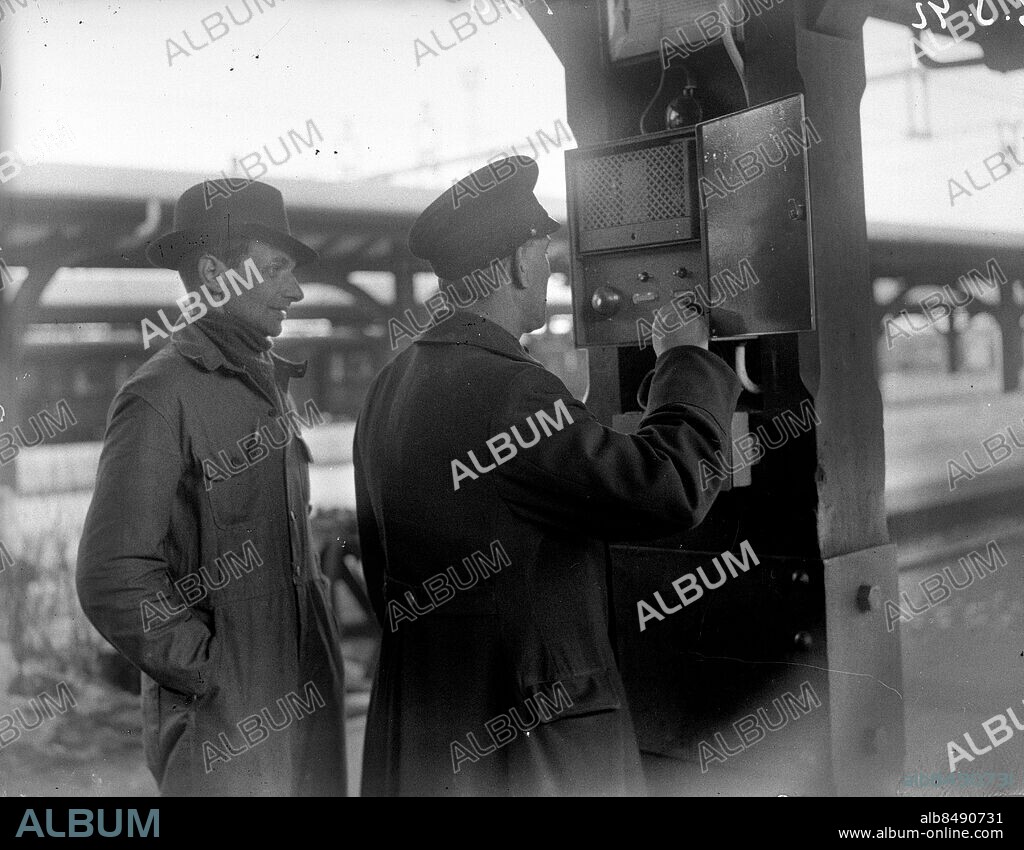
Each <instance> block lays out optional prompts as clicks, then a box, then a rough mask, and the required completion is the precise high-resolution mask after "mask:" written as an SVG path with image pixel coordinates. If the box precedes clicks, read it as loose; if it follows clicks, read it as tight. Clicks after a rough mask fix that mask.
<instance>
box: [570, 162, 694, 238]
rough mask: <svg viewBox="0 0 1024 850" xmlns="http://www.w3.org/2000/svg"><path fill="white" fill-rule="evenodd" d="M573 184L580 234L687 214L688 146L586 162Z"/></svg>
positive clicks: (678, 217) (581, 163)
mask: <svg viewBox="0 0 1024 850" xmlns="http://www.w3.org/2000/svg"><path fill="white" fill-rule="evenodd" d="M577 179H578V184H577V186H578V190H577V191H578V199H579V208H578V212H579V227H580V229H581V231H593V230H604V229H606V228H611V227H623V226H632V225H638V224H645V223H648V222H658V221H670V220H673V219H680V218H686V217H688V216H690V215H691V211H690V200H689V198H690V192H689V146H688V145H685V144H673V145H657V146H653V147H646V148H640V149H637V150H630V151H624V152H622V153H614V154H609V155H607V156H599V157H593V158H588V159H585V160H583V161H581V162H580V163H579V170H578V172H577Z"/></svg>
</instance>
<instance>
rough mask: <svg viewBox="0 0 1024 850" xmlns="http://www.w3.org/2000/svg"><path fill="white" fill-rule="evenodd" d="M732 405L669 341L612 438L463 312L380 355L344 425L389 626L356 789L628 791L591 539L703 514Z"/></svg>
mask: <svg viewBox="0 0 1024 850" xmlns="http://www.w3.org/2000/svg"><path fill="white" fill-rule="evenodd" d="M738 396H739V384H738V381H737V380H736V377H735V375H734V374H733V373H732V371H731V370H730V369H729V368H728V366H727V365H726V364H725V363H724V362H723V361H722V360H721V359H720V358H718V357H717V356H715V355H713V354H710V353H708V352H707V351H705V350H703V349H699V348H696V347H684V348H676V349H674V350H671V351H670V352H667V353H665V354H663V355H662V356H661V357H660V358H659V359H658V363H657V367H656V370H655V372H654V376H653V380H652V382H651V384H650V391H649V397H648V408H647V413H646V415H645V416H644V419H643V421H642V423H641V427H640V429H639V431H638V432H637V433H636V434H633V435H625V434H621V433H618V432H616V431H613V430H611V429H610V428H607V427H604V426H603V425H601V424H600V423H599V422H598V421H597V420H596V419H595V418H594V417H593V416H592V415H591V414H590V413H589V412H588V411H587V409H586V408H585V407H584V405H583V404H581V403H580V402H578V401H576V400H575V399H574V398H573V397H572V396H571V394H570V393H569V391H568V390H567V389H566V388H565V385H564V384H563V383H562V382H561V381H560V380H558V378H556V377H555V376H554V375H552V374H551V373H550V372H548V371H547V370H545V369H544V368H543V367H542V366H541V365H540V364H539V363H538V362H537V361H536V360H534V359H533V358H531V357H530V356H529V355H528V354H527V353H526V352H525V351H524V350H523V348H522V347H521V346H520V345H519V343H518V342H517V341H516V339H515V338H514V337H512V336H511V335H510V334H509V333H507V332H506V331H505V330H503V329H502V328H500V327H499V326H498V325H496V324H494V323H493V322H490V321H488V320H486V319H482V318H480V317H478V316H474V315H472V314H469V313H465V312H456V313H455V315H454V316H452V317H451V318H448V319H447V320H446V321H444V322H442V323H441V324H439V325H437V326H435V327H434V328H432V329H431V330H429V331H427V332H426V333H425V334H424V335H423V336H422V337H421V338H420V339H419V340H417V341H416V342H415V343H413V344H412V345H411V346H410V347H409V348H408V349H406V350H405V351H404V352H402V353H401V354H400V355H399V356H398V357H396V358H395V359H394V360H393V361H392V362H391V363H390V364H389V365H388V366H387V367H385V368H384V370H383V371H382V372H381V373H380V374H379V375H378V376H377V378H376V379H375V381H374V383H373V385H372V386H371V388H370V390H369V393H368V395H367V398H366V401H365V403H364V406H363V409H362V411H361V413H360V417H359V421H358V424H357V428H356V435H355V458H354V461H355V474H356V500H357V506H358V519H359V535H360V542H361V547H362V552H363V565H364V571H365V574H366V577H367V582H368V587H369V590H370V593H371V597H372V600H373V603H374V607H375V609H376V611H377V616H378V618H379V619H380V621H381V624H382V626H383V629H384V637H383V644H382V647H381V653H380V660H379V663H378V668H377V672H376V680H375V683H374V689H373V694H372V697H371V701H370V709H369V717H368V721H367V732H366V745H365V750H364V758H363V794H364V795H407V794H431V795H469V794H473V795H476V794H502V795H503V794H558V795H562V794H583V793H596V794H615V795H619V794H636V793H642V790H643V783H642V777H641V772H640V767H639V750H638V745H637V741H636V736H635V733H634V730H633V725H632V721H631V719H630V714H629V708H628V706H627V704H626V699H625V694H624V691H623V687H622V682H621V678H620V675H619V672H618V670H617V668H616V664H615V660H614V656H613V653H612V646H611V642H610V639H609V611H608V598H607V591H606V585H607V582H606V567H607V561H606V557H607V549H606V545H605V544H606V541H608V540H642V539H647V538H656V537H659V536H665V535H667V534H669V533H676V532H679V531H680V530H685V529H688V528H691V527H693V526H695V525H697V524H699V523H700V521H701V520H702V518H703V517H704V515H705V513H706V512H707V510H708V508H709V507H710V505H711V503H712V501H713V500H714V497H715V495H716V491H715V489H714V488H713V487H712V488H711V489H708V490H704V489H703V488H702V487H701V486H700V478H699V470H698V463H699V461H700V459H705V460H707V461H708V462H709V463H711V462H713V458H714V453H715V451H717V450H720V449H721V448H722V446H723V444H724V443H725V442H726V441H727V439H728V434H729V430H728V426H729V424H730V418H731V415H732V411H733V409H734V407H735V404H736V400H737V398H738ZM488 441H490V442H488ZM513 448H514V452H513ZM471 452H472V455H471V454H470V453H471ZM499 461H500V462H499Z"/></svg>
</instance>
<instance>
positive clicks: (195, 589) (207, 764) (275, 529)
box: [77, 325, 346, 796]
mask: <svg viewBox="0 0 1024 850" xmlns="http://www.w3.org/2000/svg"><path fill="white" fill-rule="evenodd" d="M272 357H273V360H274V365H275V372H276V378H277V381H276V383H277V392H276V393H275V395H276V398H271V397H269V396H268V395H267V391H266V390H264V389H261V388H260V386H259V384H258V383H257V382H256V381H254V380H252V379H251V378H249V376H248V375H247V374H246V373H245V372H243V371H240V370H238V369H236V368H234V367H233V366H232V365H231V364H230V363H229V362H228V361H227V360H226V359H225V358H224V356H223V355H222V354H221V352H220V350H219V349H218V348H217V346H216V345H214V343H213V342H212V341H211V340H210V338H209V337H207V336H206V335H205V333H203V332H202V331H201V330H199V327H198V326H195V325H193V326H189V327H187V328H185V329H183V330H182V331H180V332H179V333H177V334H175V336H174V339H173V341H172V342H171V343H170V344H169V345H167V346H166V347H165V348H164V349H163V350H162V351H160V352H159V353H157V354H156V355H154V356H153V357H152V358H150V360H149V361H148V362H147V363H146V364H144V365H143V366H142V367H141V368H140V369H139V370H138V371H137V372H136V373H135V374H134V375H133V376H132V377H131V378H130V379H129V380H128V382H127V383H126V384H125V385H124V386H123V387H122V388H121V390H120V392H118V394H117V396H116V398H115V399H114V401H113V403H112V405H111V409H110V414H109V419H108V424H107V432H106V437H105V442H104V446H103V452H102V455H101V457H100V464H99V471H98V473H97V480H96V490H95V492H94V494H93V499H92V504H91V506H90V508H89V513H88V516H87V518H86V522H85V530H84V534H83V537H82V542H81V545H80V547H79V553H78V571H77V585H78V595H79V599H80V601H81V604H82V608H83V609H84V611H85V613H86V615H87V616H88V617H89V619H90V620H91V621H92V623H93V624H94V625H95V626H96V628H97V629H98V630H99V631H100V633H101V634H102V635H103V636H104V637H105V638H106V639H107V640H108V641H110V643H111V644H113V645H114V647H116V648H117V649H118V650H119V651H120V652H121V653H122V654H124V655H125V656H126V657H127V658H128V659H129V660H130V661H132V662H133V663H134V664H135V665H136V666H137V667H139V668H140V669H141V670H142V672H143V676H142V681H143V696H142V700H143V727H144V728H143V744H144V749H145V753H146V758H147V762H148V765H149V767H150V769H151V771H152V772H153V775H154V777H155V778H156V781H157V783H158V785H159V786H160V790H161V793H163V794H165V795H197V796H198V795H202V796H210V795H231V796H241V795H275V796H277V795H282V796H284V795H314V794H315V795H325V796H336V795H344V794H345V793H346V780H345V768H346V763H345V730H344V707H343V698H344V683H343V667H342V660H341V649H340V641H339V633H338V627H337V624H336V622H335V619H334V615H333V613H332V611H333V609H332V607H331V604H330V602H329V599H330V595H329V589H328V588H327V581H326V579H325V578H324V577H323V574H322V573H321V571H320V568H319V565H318V563H317V557H316V553H315V552H314V551H313V548H312V546H311V542H310V529H309V518H308V505H309V472H308V462H309V459H310V455H309V449H308V447H307V446H306V444H305V442H304V441H303V440H302V438H301V436H299V433H300V432H299V422H300V421H301V422H305V423H307V424H309V423H310V421H311V420H312V422H316V421H317V420H318V412H317V411H316V410H315V407H314V408H312V409H311V408H310V407H308V406H307V408H306V411H305V414H301V413H298V412H297V411H296V410H295V408H294V406H293V404H292V402H291V399H290V397H289V395H288V392H287V384H288V380H289V379H290V378H291V377H298V376H301V375H302V373H303V371H304V364H303V365H300V364H294V363H289V362H288V361H286V360H283V359H282V358H279V357H276V356H274V355H272ZM319 421H322V420H319ZM254 435H255V436H254Z"/></svg>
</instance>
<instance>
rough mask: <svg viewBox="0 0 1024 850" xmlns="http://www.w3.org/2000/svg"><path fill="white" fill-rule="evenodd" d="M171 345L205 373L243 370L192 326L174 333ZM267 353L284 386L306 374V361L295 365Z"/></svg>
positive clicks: (240, 371)
mask: <svg viewBox="0 0 1024 850" xmlns="http://www.w3.org/2000/svg"><path fill="white" fill-rule="evenodd" d="M171 344H172V345H174V346H175V348H176V349H177V350H178V353H179V354H180V355H181V356H182V357H184V358H186V359H187V360H191V361H192V362H193V363H195V364H196V365H197V366H199V367H200V368H201V369H205V370H206V371H207V372H214V371H216V370H217V369H224V370H225V371H228V372H233V373H235V374H238V375H241V374H243V370H241V369H239V368H237V367H236V366H233V365H232V364H231V363H229V362H228V360H227V358H226V357H224V355H223V353H221V350H220V349H219V348H218V347H217V345H216V344H215V343H214V342H213V340H212V339H210V338H209V337H208V336H207V335H206V334H204V333H203V332H202V331H201V330H200V329H199V328H197V327H195V326H193V325H189V326H188V327H186V328H183V329H182V330H180V331H178V332H176V333H175V334H174V335H173V336H172V337H171ZM268 353H269V354H270V359H271V361H272V362H273V364H274V372H275V374H276V375H277V376H278V378H282V377H283V378H284V382H285V385H286V386H287V382H288V381H289V380H290V379H292V378H301V377H302V376H303V375H305V374H306V367H307V366H308V361H305V360H304V361H302V362H301V363H296V362H294V361H292V360H286V359H285V358H284V357H281V356H280V355H279V354H275V353H274V351H273V350H271V351H269V352H268Z"/></svg>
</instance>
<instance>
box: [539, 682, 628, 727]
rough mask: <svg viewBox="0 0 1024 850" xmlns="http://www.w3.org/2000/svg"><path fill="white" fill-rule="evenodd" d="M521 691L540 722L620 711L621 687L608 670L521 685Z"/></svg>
mask: <svg viewBox="0 0 1024 850" xmlns="http://www.w3.org/2000/svg"><path fill="white" fill-rule="evenodd" d="M520 690H521V692H522V695H523V698H524V701H525V700H526V699H529V700H530V702H531V703H532V704H533V706H534V708H535V710H536V712H537V717H538V718H539V719H540V722H541V723H551V722H553V721H555V720H560V719H562V718H565V717H581V716H582V715H584V714H596V713H597V712H600V711H615V710H616V709H619V708H622V687H621V684H620V683H619V679H618V675H617V674H616V673H614V672H612V671H610V670H604V669H599V670H591V671H588V672H586V673H581V674H577V675H575V676H563V677H562V678H559V679H556V680H553V681H549V682H535V683H532V684H524V685H523V686H522V687H521V688H520Z"/></svg>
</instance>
